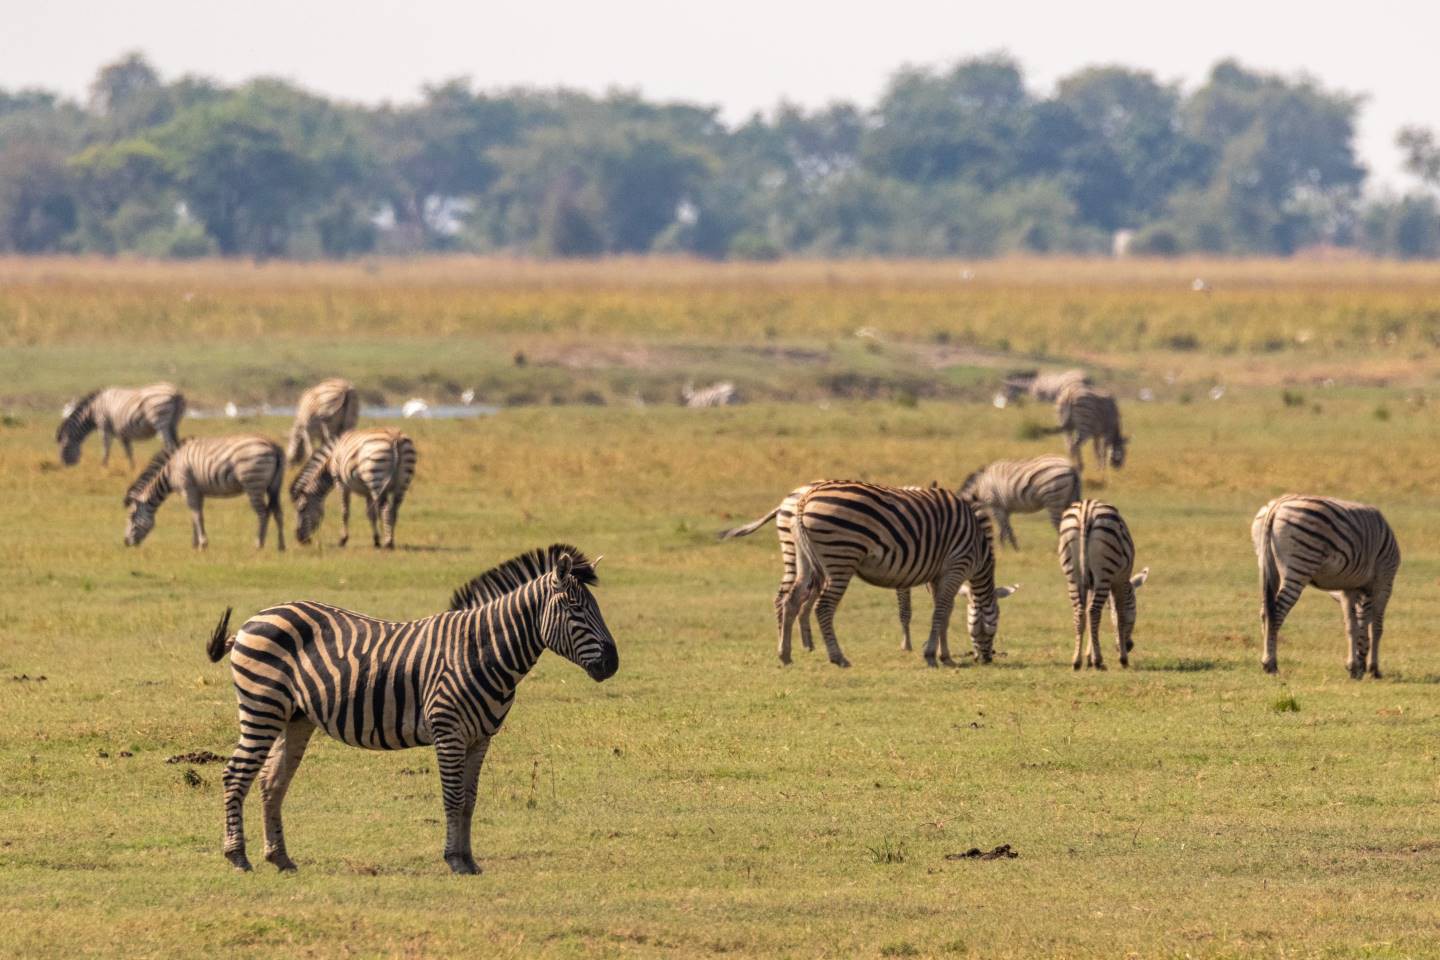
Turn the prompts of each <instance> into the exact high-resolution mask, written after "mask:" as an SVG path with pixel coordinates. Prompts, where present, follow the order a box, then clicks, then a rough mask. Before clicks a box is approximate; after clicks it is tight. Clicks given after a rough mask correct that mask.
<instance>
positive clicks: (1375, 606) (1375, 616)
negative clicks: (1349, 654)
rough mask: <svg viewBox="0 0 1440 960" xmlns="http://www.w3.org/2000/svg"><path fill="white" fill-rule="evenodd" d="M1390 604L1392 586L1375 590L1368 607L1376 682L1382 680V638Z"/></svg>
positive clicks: (1372, 666) (1371, 673)
mask: <svg viewBox="0 0 1440 960" xmlns="http://www.w3.org/2000/svg"><path fill="white" fill-rule="evenodd" d="M1389 603H1390V584H1388V583H1387V584H1385V585H1384V586H1383V587H1380V588H1379V589H1377V590H1375V591H1374V592H1373V593H1372V594H1371V595H1370V603H1369V605H1368V612H1369V614H1370V615H1369V616H1368V617H1367V618H1366V620H1367V621H1368V624H1369V627H1370V676H1372V677H1374V678H1375V679H1376V680H1379V679H1380V636H1381V635H1382V634H1383V633H1384V632H1385V607H1386V605H1388V604H1389Z"/></svg>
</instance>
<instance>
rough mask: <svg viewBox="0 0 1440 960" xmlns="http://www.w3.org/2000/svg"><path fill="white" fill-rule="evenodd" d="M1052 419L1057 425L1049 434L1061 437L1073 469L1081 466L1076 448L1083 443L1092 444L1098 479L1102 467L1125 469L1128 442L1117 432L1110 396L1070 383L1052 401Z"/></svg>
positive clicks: (1117, 413) (1116, 412)
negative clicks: (1098, 469) (1061, 435)
mask: <svg viewBox="0 0 1440 960" xmlns="http://www.w3.org/2000/svg"><path fill="white" fill-rule="evenodd" d="M1055 419H1056V420H1058V421H1059V423H1060V425H1059V426H1058V427H1056V428H1055V429H1054V430H1052V431H1050V432H1052V433H1063V434H1065V452H1066V455H1067V456H1069V458H1070V462H1071V463H1073V464H1075V467H1076V468H1077V469H1083V468H1084V465H1085V464H1084V459H1085V458H1084V457H1083V456H1081V453H1080V448H1081V447H1082V446H1084V444H1085V441H1086V440H1091V441H1093V442H1094V445H1095V457H1096V459H1098V460H1099V461H1100V473H1101V475H1102V476H1103V475H1104V473H1105V469H1106V467H1116V468H1119V467H1123V466H1125V446H1126V444H1128V443H1129V442H1130V438H1129V437H1127V436H1125V435H1124V434H1123V433H1122V432H1121V430H1120V408H1119V407H1118V406H1117V405H1116V403H1115V397H1114V395H1112V394H1110V393H1107V392H1106V391H1104V390H1096V389H1095V388H1093V387H1087V386H1085V385H1084V384H1082V383H1072V384H1070V385H1069V386H1067V387H1066V388H1065V389H1063V390H1061V391H1060V395H1059V396H1058V397H1056V398H1055Z"/></svg>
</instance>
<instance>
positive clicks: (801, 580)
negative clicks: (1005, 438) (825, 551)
mask: <svg viewBox="0 0 1440 960" xmlns="http://www.w3.org/2000/svg"><path fill="white" fill-rule="evenodd" d="M805 500H806V498H805V497H801V498H800V499H799V500H798V501H797V502H796V504H795V517H794V519H792V520H791V521H790V538H791V539H792V540H793V541H794V542H795V586H794V587H792V588H791V589H792V590H800V591H801V595H802V596H808V595H809V594H810V591H811V590H814V589H818V588H820V587H822V586H823V585H824V581H825V569H824V567H823V566H821V564H820V558H819V556H817V555H816V553H815V545H814V544H813V543H811V542H810V532H809V531H808V530H806V529H805ZM777 509H778V508H777Z"/></svg>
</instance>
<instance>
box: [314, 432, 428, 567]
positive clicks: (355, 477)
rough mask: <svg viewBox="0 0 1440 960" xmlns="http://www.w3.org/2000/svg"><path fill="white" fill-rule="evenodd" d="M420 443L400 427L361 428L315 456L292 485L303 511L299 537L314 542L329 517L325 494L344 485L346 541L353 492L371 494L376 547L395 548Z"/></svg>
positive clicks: (368, 503)
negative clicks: (416, 443) (416, 444)
mask: <svg viewBox="0 0 1440 960" xmlns="http://www.w3.org/2000/svg"><path fill="white" fill-rule="evenodd" d="M415 459H416V455H415V443H414V442H413V441H412V440H411V439H410V438H409V437H407V436H405V434H403V433H401V432H400V431H399V430H389V429H383V430H358V431H352V432H350V433H347V434H345V435H344V436H342V437H341V438H340V439H339V440H336V441H334V442H333V443H326V444H324V445H323V446H321V447H320V448H319V449H317V450H316V451H315V452H314V453H313V454H311V455H310V459H309V460H307V461H306V462H305V466H304V468H303V469H301V471H300V473H299V475H298V476H296V477H295V480H294V482H293V483H291V484H290V499H291V501H292V502H293V503H294V504H295V512H296V513H297V514H298V515H299V518H300V519H299V526H298V527H297V528H296V530H295V539H297V540H299V541H300V542H301V543H309V542H310V538H311V537H312V536H314V535H315V531H316V530H317V529H319V527H320V521H321V520H323V519H324V518H325V498H326V497H327V496H328V495H329V494H330V490H331V488H332V487H334V486H335V485H336V484H339V485H340V523H341V525H342V532H341V535H340V546H342V547H343V546H345V544H346V543H348V542H349V541H350V494H351V493H358V494H360V495H361V496H362V497H364V498H365V515H366V516H367V517H368V518H369V519H370V535H371V537H372V539H373V540H374V542H375V546H377V547H379V546H383V547H385V549H387V550H393V549H395V520H396V518H397V517H399V515H400V504H401V503H402V502H404V500H405V492H406V491H407V490H409V489H410V481H411V480H412V479H413V478H414V476H415Z"/></svg>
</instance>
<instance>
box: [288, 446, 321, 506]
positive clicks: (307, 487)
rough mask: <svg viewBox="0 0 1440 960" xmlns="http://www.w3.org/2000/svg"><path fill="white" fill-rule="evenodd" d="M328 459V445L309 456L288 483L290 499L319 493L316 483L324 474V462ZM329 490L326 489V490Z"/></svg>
mask: <svg viewBox="0 0 1440 960" xmlns="http://www.w3.org/2000/svg"><path fill="white" fill-rule="evenodd" d="M329 459H330V444H328V443H327V444H325V445H324V446H322V447H318V448H317V449H316V450H315V452H314V453H312V454H310V459H309V460H306V461H305V466H303V467H301V468H300V472H299V473H297V474H296V475H295V479H294V480H292V481H291V483H290V499H291V500H298V499H299V498H300V495H301V494H302V493H306V494H314V493H317V492H319V491H318V488H319V486H320V484H319V483H318V482H317V481H319V479H320V476H321V474H323V473H324V468H325V461H326V460H329ZM326 489H327V490H328V489H329V488H328V487H327V488H326Z"/></svg>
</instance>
